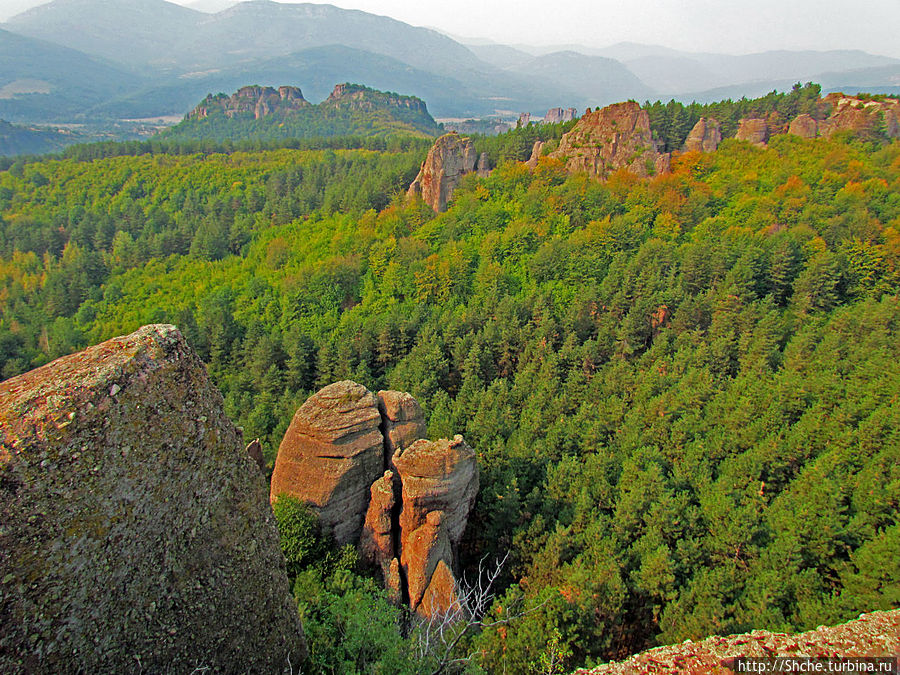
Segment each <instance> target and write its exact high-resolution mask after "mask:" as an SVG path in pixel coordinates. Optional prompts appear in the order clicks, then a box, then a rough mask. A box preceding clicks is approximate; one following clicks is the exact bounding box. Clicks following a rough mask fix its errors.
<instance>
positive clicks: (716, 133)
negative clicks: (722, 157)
mask: <svg viewBox="0 0 900 675" xmlns="http://www.w3.org/2000/svg"><path fill="white" fill-rule="evenodd" d="M721 142H722V129H721V127H720V126H719V123H718V122H717V121H716V120H715V118H713V117H701V118H700V119H699V120H697V124H695V125H694V128H693V129H691V133H689V134H688V137H687V139H685V141H684V151H685V152H715V151H716V149H718V147H719V143H721Z"/></svg>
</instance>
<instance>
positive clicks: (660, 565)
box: [0, 130, 900, 673]
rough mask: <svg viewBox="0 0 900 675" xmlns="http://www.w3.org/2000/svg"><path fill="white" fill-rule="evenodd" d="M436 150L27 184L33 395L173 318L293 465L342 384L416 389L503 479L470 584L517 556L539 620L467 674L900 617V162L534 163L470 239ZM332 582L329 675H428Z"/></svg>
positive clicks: (894, 153) (8, 265) (4, 349)
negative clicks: (49, 377) (89, 350)
mask: <svg viewBox="0 0 900 675" xmlns="http://www.w3.org/2000/svg"><path fill="white" fill-rule="evenodd" d="M560 132H561V130H560ZM519 133H520V136H515V135H512V136H510V137H508V138H507V141H508V142H506V141H503V140H498V141H492V142H493V143H494V144H495V145H493V146H490V149H491V152H492V153H493V154H494V155H495V156H496V157H497V158H498V159H500V160H502V159H504V158H509V157H512V156H515V155H517V154H518V153H519V152H520V150H521V148H519V146H520V145H521V146H522V148H524V147H526V146H527V143H526V142H525V141H526V140H528V139H525V137H524V136H521V134H522V133H524V132H519ZM529 133H530V132H529ZM529 138H530V137H529ZM504 143H506V144H505V145H504ZM485 147H488V144H486V145H485ZM426 148H427V143H426V144H425V145H422V144H417V142H412V143H410V144H407V145H397V146H394V147H388V146H385V149H384V150H379V151H375V150H364V149H357V150H340V149H335V150H291V149H271V150H265V151H257V152H230V153H218V154H216V153H207V154H199V153H198V154H187V155H170V154H163V153H156V154H143V155H137V156H120V157H105V158H104V157H100V158H97V159H92V160H90V161H79V160H77V159H73V158H70V159H64V160H53V161H44V162H32V163H21V162H20V163H16V164H14V165H13V166H12V167H11V168H10V169H9V170H7V171H4V172H2V173H0V214H2V221H0V367H2V374H3V376H4V377H9V376H12V375H15V374H17V373H20V372H22V371H25V370H27V369H29V368H32V367H34V366H36V365H39V364H41V363H44V362H46V361H47V360H49V359H51V358H53V357H55V356H58V355H61V354H64V353H67V352H70V351H72V350H75V349H77V348H80V347H82V346H84V345H86V344H89V343H95V342H98V341H100V340H102V339H105V338H108V337H111V336H114V335H119V334H123V333H127V332H129V331H132V330H134V329H136V328H137V327H139V326H140V325H142V324H146V323H152V322H163V321H165V322H172V323H175V324H177V325H178V326H179V327H180V328H181V330H182V331H183V332H184V334H185V335H186V336H187V338H188V340H189V341H190V342H191V343H192V344H193V346H194V347H195V348H196V349H197V350H198V352H199V353H200V354H201V355H202V357H203V359H204V361H206V363H207V364H208V368H209V371H210V373H211V375H212V377H213V378H214V381H215V382H216V384H217V385H218V386H219V387H220V388H221V390H222V392H223V394H224V396H225V402H226V408H227V411H228V413H229V415H230V416H232V418H233V419H234V420H235V421H236V422H237V423H238V424H239V425H241V426H243V428H244V434H245V438H248V439H251V438H254V437H256V436H259V437H260V438H261V439H262V442H263V448H264V452H265V455H266V457H267V459H268V460H269V461H270V462H271V460H272V459H273V457H274V453H275V450H276V448H277V444H278V442H279V440H280V438H281V435H282V434H283V432H284V430H285V428H286V427H287V425H288V423H289V421H290V419H291V416H292V414H293V412H294V410H295V409H296V407H297V406H298V405H299V404H300V403H302V402H303V401H304V400H305V398H306V397H307V396H308V395H309V394H310V393H311V392H313V391H315V390H316V389H317V388H319V387H321V386H323V385H325V384H327V383H330V382H333V381H335V380H339V379H344V378H348V379H353V380H356V381H357V382H359V383H361V384H363V385H365V386H366V387H368V388H369V389H371V390H377V389H380V388H391V389H397V390H400V391H409V392H411V393H412V394H413V395H414V396H416V398H417V399H418V400H419V401H420V402H421V403H422V407H423V408H424V410H425V411H426V412H427V413H428V415H429V433H430V436H431V437H438V436H443V435H446V434H450V433H454V432H461V433H463V434H464V436H465V438H466V441H467V442H468V443H469V444H470V445H471V446H472V447H473V448H475V449H476V451H477V453H478V461H479V465H480V470H481V484H482V487H481V491H480V495H479V499H478V502H477V504H476V507H475V511H474V513H473V515H472V519H471V520H470V525H469V528H468V531H467V534H466V538H465V539H464V541H463V547H462V550H461V554H462V556H463V557H464V562H465V563H466V564H467V565H468V566H470V567H473V566H475V565H477V563H478V561H479V560H480V559H482V557H483V556H488V558H489V559H502V558H503V557H504V555H505V554H506V553H507V552H509V554H510V557H509V561H508V563H507V566H506V568H505V573H504V576H503V577H502V579H501V581H502V583H503V586H502V588H501V589H500V591H501V593H500V596H499V597H498V599H497V605H496V607H495V608H494V609H493V610H492V611H497V612H499V611H500V609H499V608H500V607H509V606H513V605H515V604H516V603H517V602H518V601H520V600H521V602H522V603H524V606H525V607H530V608H532V611H530V612H528V613H526V614H525V615H524V616H523V617H522V618H521V619H519V620H518V621H516V622H513V623H511V624H509V625H503V626H498V627H496V628H494V629H491V630H486V631H484V632H482V633H481V634H479V635H477V636H475V637H474V638H473V639H472V640H471V641H470V642H469V643H468V644H464V645H463V646H465V647H466V648H467V649H471V650H472V651H474V652H475V653H476V659H475V660H476V661H477V663H478V664H480V666H481V667H483V668H484V669H485V670H487V671H488V672H497V673H500V672H506V673H527V672H535V671H536V670H539V669H540V667H541V664H542V663H546V662H548V659H550V657H551V656H553V657H554V658H556V659H560V658H561V659H562V660H563V664H564V665H565V667H574V666H578V665H582V664H585V663H592V662H596V661H598V660H603V659H607V658H611V657H620V656H623V655H625V654H627V653H630V652H632V651H636V650H639V649H641V648H644V647H646V646H649V645H653V644H656V643H658V642H678V641H682V640H685V639H687V638H699V637H702V636H705V635H708V634H712V633H719V634H724V633H730V632H740V631H747V630H750V629H753V628H767V629H771V630H788V629H798V630H799V629H808V628H814V627H815V626H817V625H819V624H822V623H828V622H836V621H839V620H842V619H847V618H851V617H854V616H856V615H858V614H859V613H860V612H861V611H863V610H866V611H869V610H875V609H879V608H888V607H893V606H897V604H898V603H900V563H898V558H897V555H896V551H897V550H898V548H900V522H898V515H897V514H898V512H900V342H898V340H897V335H898V329H900V299H898V289H900V143H897V142H895V143H893V144H886V143H883V142H873V141H870V140H866V139H859V138H854V137H853V136H851V135H849V134H847V133H846V132H840V133H837V134H835V135H834V136H833V137H832V138H830V139H817V140H804V139H800V138H798V137H794V136H788V135H778V136H775V137H773V138H772V139H771V141H770V143H769V147H768V148H766V149H759V148H755V147H751V146H750V145H749V144H747V143H744V142H740V141H735V140H726V141H724V142H723V143H722V144H721V146H720V148H719V150H718V151H717V152H715V153H712V154H707V155H701V154H696V153H688V154H683V155H680V156H676V157H675V158H674V159H673V173H672V174H669V175H661V176H658V177H655V178H653V179H649V180H639V179H637V178H635V177H633V176H631V175H629V174H626V173H621V172H620V173H617V174H614V175H613V177H612V178H611V179H610V180H609V181H608V182H606V183H601V182H598V181H593V180H589V179H587V178H586V177H585V176H581V175H567V174H566V173H565V172H564V171H563V169H562V167H561V165H559V164H558V163H555V162H554V161H553V160H548V159H547V158H543V159H542V160H541V162H540V163H539V164H538V167H537V169H536V170H535V171H534V172H532V171H529V169H528V168H527V167H526V166H524V165H523V164H521V163H516V162H512V161H506V162H501V163H500V166H499V167H498V168H497V169H496V170H495V171H494V172H493V173H492V174H491V175H490V176H489V177H488V178H477V177H476V176H475V175H474V174H473V175H470V176H467V177H466V179H465V180H464V181H463V184H462V186H461V187H460V188H459V189H458V190H457V192H456V194H455V195H454V199H453V202H452V203H451V207H450V209H449V210H448V211H447V212H446V213H443V214H441V215H439V216H435V215H434V213H433V212H432V211H431V209H430V208H428V207H426V206H424V205H423V204H421V203H418V202H411V203H410V202H407V201H406V199H405V196H404V192H405V187H406V186H407V185H408V183H409V181H410V180H411V179H412V178H413V177H414V176H415V174H416V171H417V169H418V166H419V163H420V162H421V160H422V158H423V157H424V155H425V151H426ZM289 562H290V561H289ZM329 565H331V567H328V566H327V565H325V566H321V567H319V568H317V570H318V571H316V572H315V573H310V575H307V576H303V574H302V573H298V576H297V586H296V587H295V593H296V594H297V596H298V598H300V599H301V611H302V612H303V617H304V625H305V627H306V629H307V635H308V638H309V639H310V644H311V647H310V649H311V654H312V655H313V659H314V664H318V665H316V668H319V669H320V670H321V671H322V672H325V671H326V668H325V665H323V664H325V663H326V662H328V663H331V664H332V667H333V664H334V663H336V662H340V663H342V664H344V665H343V671H342V672H354V670H355V671H358V672H370V671H371V670H372V668H373V667H374V666H373V663H374V662H376V661H378V660H379V659H382V661H383V662H387V661H386V660H387V659H389V658H392V659H395V660H394V661H391V662H390V663H391V665H388V666H385V667H386V668H387V671H385V672H401V671H403V670H404V669H407V670H414V669H415V667H416V662H415V659H411V660H409V659H408V660H403V659H401V658H400V657H398V656H397V654H398V653H399V652H397V651H391V650H395V649H402V646H400V647H398V646H397V644H398V643H397V640H399V638H397V637H396V634H395V632H394V625H393V623H392V622H393V621H394V617H395V613H392V612H394V610H391V609H389V608H388V605H387V603H386V602H385V601H384V600H383V598H382V597H381V596H380V595H378V593H377V592H376V591H375V590H374V585H373V584H372V583H371V582H368V581H366V582H363V581H360V580H359V579H358V578H356V577H352V578H351V577H348V576H347V573H346V570H345V568H341V565H340V564H337V563H335V561H334V560H333V559H332V560H331V562H330V563H329ZM345 567H346V565H345ZM329 570H330V571H329ZM334 570H337V571H334ZM295 571H296V570H295ZM353 579H356V581H353ZM361 626H362V627H363V628H360V627H361ZM363 629H364V630H365V631H368V632H367V633H365V639H363V638H362V637H360V638H359V642H358V643H356V642H353V640H351V639H349V638H348V637H347V636H358V635H360V633H359V631H361V630H363ZM354 631H356V632H354ZM392 635H393V636H395V637H390V636H392ZM336 636H343V637H341V638H340V639H339V638H338V637H336ZM388 643H390V645H393V646H392V647H390V649H389V648H388V647H387V646H385V645H387V644H388ZM367 645H368V646H367ZM371 645H376V646H377V649H376V650H374V651H373V648H372V647H371ZM317 650H318V651H317ZM353 650H358V651H353ZM316 659H318V661H316Z"/></svg>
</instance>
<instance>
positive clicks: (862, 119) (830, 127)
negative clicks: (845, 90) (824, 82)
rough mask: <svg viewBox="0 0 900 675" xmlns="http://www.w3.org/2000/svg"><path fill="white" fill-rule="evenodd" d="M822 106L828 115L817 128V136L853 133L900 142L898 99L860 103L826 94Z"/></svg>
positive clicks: (860, 99)
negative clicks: (880, 136)
mask: <svg viewBox="0 0 900 675" xmlns="http://www.w3.org/2000/svg"><path fill="white" fill-rule="evenodd" d="M825 103H826V104H828V105H829V106H830V107H831V114H830V115H829V116H828V118H827V119H825V120H824V121H823V122H821V123H820V125H819V135H820V136H830V135H831V134H833V133H834V132H836V131H842V130H849V131H854V132H856V133H879V132H881V133H884V134H885V135H886V136H887V137H888V138H900V99H896V98H879V99H871V98H867V99H863V98H859V97H856V96H844V95H843V94H829V95H828V96H826V97H825Z"/></svg>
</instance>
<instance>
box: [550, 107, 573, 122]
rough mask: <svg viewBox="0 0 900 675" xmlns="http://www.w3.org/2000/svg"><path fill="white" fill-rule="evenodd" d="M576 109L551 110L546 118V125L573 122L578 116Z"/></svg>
mask: <svg viewBox="0 0 900 675" xmlns="http://www.w3.org/2000/svg"><path fill="white" fill-rule="evenodd" d="M577 114H578V111H577V110H575V108H566V109H563V108H550V110H548V111H547V114H546V115H545V116H544V124H557V123H559V122H571V121H572V120H574V119H575V117H576V116H577Z"/></svg>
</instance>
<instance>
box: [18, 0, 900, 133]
mask: <svg viewBox="0 0 900 675" xmlns="http://www.w3.org/2000/svg"><path fill="white" fill-rule="evenodd" d="M223 8H224V9H223ZM0 28H2V31H0V118H2V119H6V120H10V121H14V122H27V123H35V122H72V121H83V120H96V119H104V118H105V119H135V118H150V117H157V116H163V115H179V116H180V115H183V114H185V113H186V112H188V110H190V109H191V108H192V107H193V106H194V105H196V103H197V102H198V101H199V100H201V99H202V98H203V97H205V96H206V95H207V94H209V93H217V92H221V91H234V90H236V89H238V88H240V87H242V86H245V85H250V84H258V85H263V86H273V85H281V84H291V85H296V86H299V87H301V88H302V89H303V91H304V93H305V95H306V96H307V97H309V98H310V100H312V101H315V100H322V99H324V98H325V97H326V96H327V95H328V92H329V91H330V89H331V86H332V85H333V84H334V83H335V82H344V81H348V82H357V83H360V84H365V85H367V86H371V87H375V88H377V89H381V90H387V91H398V92H401V93H403V94H408V95H413V96H417V97H419V98H421V99H423V100H425V101H427V102H428V105H429V108H430V110H431V111H432V113H433V114H434V115H435V116H436V117H437V118H439V119H440V118H462V117H481V116H488V115H495V114H506V115H514V114H516V113H518V112H521V111H529V112H532V113H534V114H538V115H540V114H542V113H543V112H544V111H546V110H547V109H548V108H550V107H555V106H563V107H576V108H579V109H583V108H584V107H586V106H597V105H604V104H607V103H611V102H615V101H620V100H624V99H629V98H634V99H640V100H645V99H656V98H663V99H668V98H673V97H674V98H676V99H678V100H684V101H690V100H694V99H696V100H698V101H704V100H711V99H712V98H719V97H721V96H723V95H724V96H732V97H738V98H739V97H740V96H743V95H748V96H752V95H758V94H760V93H765V92H767V91H771V90H772V89H774V88H780V89H784V88H786V87H789V86H790V85H791V84H793V83H794V82H797V81H807V80H814V81H817V82H819V83H821V84H822V85H823V90H824V91H826V92H827V91H830V90H835V89H837V88H841V89H846V90H847V91H848V92H853V91H855V90H856V91H858V90H866V91H868V90H877V91H885V92H894V91H898V90H900V61H898V60H896V59H891V58H887V57H882V56H876V55H871V54H867V53H865V52H861V51H827V52H811V51H803V52H765V53H761V54H749V55H743V56H732V55H723V54H706V53H690V52H682V51H677V50H673V49H669V48H666V47H660V46H653V45H639V44H634V43H621V44H618V45H613V46H610V47H607V48H603V49H599V48H592V47H585V46H582V45H560V46H556V47H533V46H527V45H526V46H522V45H499V44H485V43H484V42H481V43H480V44H474V43H473V44H465V42H467V41H465V40H462V41H460V40H457V39H453V38H452V37H450V36H448V35H445V34H442V33H440V32H438V31H435V30H431V29H427V28H420V27H414V26H410V25H408V24H405V23H403V22H400V21H396V20H394V19H391V18H388V17H384V16H376V15H374V14H369V13H366V12H361V11H356V10H344V9H339V8H337V7H333V6H331V5H318V4H280V3H277V2H271V1H269V0H252V1H249V2H242V3H238V4H234V3H231V2H229V0H199V1H198V2H197V3H195V4H194V5H193V6H192V7H183V6H180V5H176V4H173V3H171V2H166V1H165V0H54V1H53V2H50V3H48V4H45V5H41V6H39V7H36V8H33V9H31V10H28V11H26V12H23V13H22V14H19V15H17V16H15V17H13V18H11V19H10V20H9V21H8V22H7V23H5V24H3V25H2V27H0Z"/></svg>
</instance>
